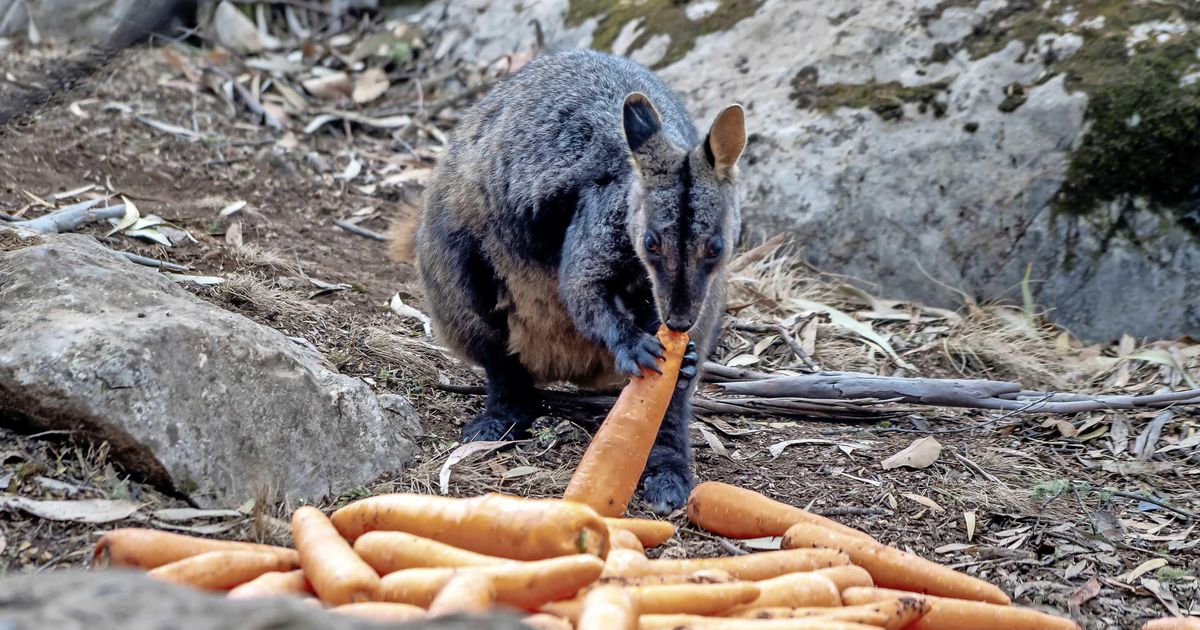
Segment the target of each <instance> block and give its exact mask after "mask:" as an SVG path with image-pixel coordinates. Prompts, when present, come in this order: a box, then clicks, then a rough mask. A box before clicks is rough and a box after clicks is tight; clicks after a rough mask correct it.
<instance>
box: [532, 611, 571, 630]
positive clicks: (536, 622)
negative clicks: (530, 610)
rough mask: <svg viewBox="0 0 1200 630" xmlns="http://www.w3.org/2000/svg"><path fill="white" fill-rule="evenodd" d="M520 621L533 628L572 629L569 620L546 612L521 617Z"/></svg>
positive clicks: (545, 629) (538, 629) (535, 629)
mask: <svg viewBox="0 0 1200 630" xmlns="http://www.w3.org/2000/svg"><path fill="white" fill-rule="evenodd" d="M521 623H523V624H525V625H527V626H529V627H530V628H533V630H573V628H572V626H571V622H569V621H567V620H566V619H563V618H561V617H555V616H554V615H548V614H546V613H538V614H536V615H529V616H528V617H523V618H521Z"/></svg>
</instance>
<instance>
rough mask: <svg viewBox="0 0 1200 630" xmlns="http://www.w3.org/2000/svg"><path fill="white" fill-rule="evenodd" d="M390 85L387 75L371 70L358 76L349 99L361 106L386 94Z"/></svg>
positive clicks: (381, 71)
mask: <svg viewBox="0 0 1200 630" xmlns="http://www.w3.org/2000/svg"><path fill="white" fill-rule="evenodd" d="M390 85H391V84H390V83H389V82H388V77H387V73H386V72H384V71H383V70H380V69H379V68H371V69H369V70H367V71H366V72H364V73H362V74H361V75H359V76H358V79H357V80H355V81H354V91H353V92H352V93H351V98H352V99H353V100H354V102H355V103H358V104H359V105H362V104H364V103H370V102H371V101H373V100H375V99H377V98H379V97H380V96H383V93H384V92H387V89H388V87H389V86H390Z"/></svg>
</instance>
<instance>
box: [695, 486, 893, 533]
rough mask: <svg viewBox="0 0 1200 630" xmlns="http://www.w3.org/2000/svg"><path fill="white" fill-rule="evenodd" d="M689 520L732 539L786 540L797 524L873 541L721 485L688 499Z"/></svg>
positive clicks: (820, 518) (698, 490) (697, 491)
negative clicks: (771, 537)
mask: <svg viewBox="0 0 1200 630" xmlns="http://www.w3.org/2000/svg"><path fill="white" fill-rule="evenodd" d="M687 511H688V519H689V520H691V521H692V522H693V523H695V524H696V526H697V527H699V528H700V529H705V530H708V531H710V532H713V533H714V534H720V535H722V536H728V537H729V538H762V537H764V536H782V535H783V534H784V532H786V531H787V530H788V528H789V527H791V526H792V525H795V524H797V523H811V524H813V525H820V526H822V527H827V528H829V529H832V530H834V531H838V532H841V533H843V534H846V535H847V536H856V537H859V538H867V539H871V540H873V539H872V538H871V537H870V536H868V535H867V534H865V533H863V532H860V531H858V530H857V529H854V528H852V527H847V526H845V525H842V524H841V523H838V522H837V521H832V520H830V519H827V518H825V517H824V516H820V515H817V514H813V513H812V512H808V511H805V510H802V509H800V508H798V507H793V506H791V505H788V504H786V503H780V502H779V501H776V500H774V499H769V498H767V497H765V496H763V495H761V494H759V493H757V492H755V491H753V490H747V489H746V488H739V487H737V486H731V485H729V484H727V483H721V482H719V481H706V482H704V483H702V484H700V485H698V486H696V487H695V488H694V489H692V493H691V494H690V495H688V502H687Z"/></svg>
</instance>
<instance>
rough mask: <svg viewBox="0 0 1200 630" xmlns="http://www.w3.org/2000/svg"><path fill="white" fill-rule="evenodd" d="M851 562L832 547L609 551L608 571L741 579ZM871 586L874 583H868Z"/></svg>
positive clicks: (621, 573)
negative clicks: (722, 574) (668, 554)
mask: <svg viewBox="0 0 1200 630" xmlns="http://www.w3.org/2000/svg"><path fill="white" fill-rule="evenodd" d="M848 564H850V557H849V556H847V555H846V554H844V553H842V552H840V551H835V550H832V549H791V550H781V551H764V552H761V553H751V554H746V555H744V556H726V557H721V558H690V559H686V560H649V559H646V558H644V557H634V556H632V555H629V554H627V553H624V552H622V553H617V552H616V551H615V550H614V551H613V552H612V553H610V554H609V558H608V563H607V564H606V566H605V571H604V574H605V575H606V576H612V575H671V574H681V573H682V574H691V573H695V572H697V571H702V570H706V569H716V570H719V571H728V572H729V574H730V575H732V576H733V577H735V578H738V579H741V580H765V579H767V578H773V577H776V576H779V575H784V574H787V573H796V572H799V571H815V570H817V569H823V568H827V567H838V566H845V565H848ZM867 586H870V585H867Z"/></svg>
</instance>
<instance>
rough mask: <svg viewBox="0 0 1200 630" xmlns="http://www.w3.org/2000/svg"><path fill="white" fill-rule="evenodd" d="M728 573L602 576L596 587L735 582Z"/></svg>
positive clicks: (716, 570) (699, 572)
mask: <svg viewBox="0 0 1200 630" xmlns="http://www.w3.org/2000/svg"><path fill="white" fill-rule="evenodd" d="M733 581H734V579H733V576H732V575H730V574H729V572H728V571H722V570H720V569H705V570H703V571H696V572H695V573H672V574H667V575H628V576H624V575H609V576H605V575H601V576H600V579H599V580H596V586H597V587H600V586H652V585H655V584H721V583H725V582H733Z"/></svg>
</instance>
